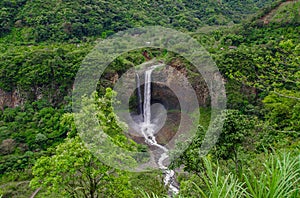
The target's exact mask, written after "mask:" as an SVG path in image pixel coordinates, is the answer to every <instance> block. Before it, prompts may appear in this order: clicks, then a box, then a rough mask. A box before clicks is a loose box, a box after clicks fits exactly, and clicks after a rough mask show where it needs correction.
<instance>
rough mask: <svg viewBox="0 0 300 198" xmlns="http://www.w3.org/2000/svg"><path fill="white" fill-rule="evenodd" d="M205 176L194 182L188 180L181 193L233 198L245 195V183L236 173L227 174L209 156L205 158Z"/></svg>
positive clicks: (186, 195)
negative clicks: (237, 177)
mask: <svg viewBox="0 0 300 198" xmlns="http://www.w3.org/2000/svg"><path fill="white" fill-rule="evenodd" d="M202 165H203V169H204V170H205V171H204V172H202V174H203V176H202V177H201V179H202V180H201V182H199V183H194V182H191V181H186V182H183V183H182V184H181V187H182V190H181V194H182V195H183V197H198V196H199V195H201V197H204V198H208V197H212V198H221V197H224V198H232V197H245V195H246V192H245V189H243V183H241V182H240V181H238V179H236V178H235V176H234V175H232V174H230V173H229V174H228V175H225V174H224V173H223V172H222V170H221V168H220V167H215V165H214V164H213V163H212V162H211V160H210V159H209V158H206V157H204V158H203V163H202Z"/></svg>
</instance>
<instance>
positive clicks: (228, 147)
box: [214, 110, 254, 174]
mask: <svg viewBox="0 0 300 198" xmlns="http://www.w3.org/2000/svg"><path fill="white" fill-rule="evenodd" d="M223 114H224V115H220V116H219V118H217V119H224V124H223V128H222V129H223V130H222V132H221V134H220V136H219V138H218V142H217V144H216V149H215V153H214V154H215V156H216V157H217V158H222V159H224V160H229V159H231V160H233V162H234V164H235V172H236V174H238V173H239V171H240V167H241V166H240V164H239V162H240V160H239V156H238V154H239V151H240V150H241V149H242V148H243V143H244V141H245V139H246V137H247V135H248V134H249V131H250V129H251V128H253V124H254V123H253V122H252V121H251V120H250V119H249V118H248V117H247V116H246V115H242V114H241V113H240V112H239V111H238V110H225V111H224V112H223Z"/></svg>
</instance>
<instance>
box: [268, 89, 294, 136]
mask: <svg viewBox="0 0 300 198" xmlns="http://www.w3.org/2000/svg"><path fill="white" fill-rule="evenodd" d="M278 94H280V95H278ZM278 94H275V93H271V94H269V95H268V96H267V97H266V98H265V99H264V100H263V102H264V105H265V107H266V110H267V115H266V118H267V119H268V120H269V122H270V125H271V126H273V128H274V129H276V130H284V131H289V132H290V134H291V135H293V133H296V134H297V133H298V134H299V132H300V114H299V112H300V92H297V94H295V93H293V92H292V91H287V90H286V91H281V92H280V93H278ZM281 95H284V96H285V97H283V96H281Z"/></svg>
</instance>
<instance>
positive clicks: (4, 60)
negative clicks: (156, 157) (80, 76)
mask: <svg viewBox="0 0 300 198" xmlns="http://www.w3.org/2000/svg"><path fill="white" fill-rule="evenodd" d="M271 2H272V3H271ZM281 2H283V1H277V2H273V1H269V0H265V1H262V0H261V1H254V0H253V1H252V0H248V1H185V0H182V1H179V0H178V1H147V0H146V1H136V2H135V3H132V2H131V1H98V0H92V1H87V0H82V1H65V0H64V1H56V0H51V1H49V2H47V4H45V2H44V1H27V0H14V1H6V0H3V1H1V2H0V5H1V9H0V24H1V25H0V35H1V37H0V51H1V54H0V60H1V61H0V91H1V94H2V95H0V98H1V97H11V96H15V95H16V97H15V101H14V102H13V103H14V104H8V103H6V106H5V105H4V106H1V110H0V162H1V163H0V186H1V189H0V197H1V196H2V197H3V198H4V197H29V196H30V195H31V194H32V193H33V192H34V190H36V189H38V188H39V187H42V189H41V191H40V192H39V193H38V194H37V197H59V196H60V197H68V196H70V197H96V196H97V195H98V196H100V197H156V196H157V197H164V196H166V194H167V190H166V189H165V187H164V186H163V182H162V178H163V177H162V174H161V173H160V172H159V171H158V172H150V173H142V174H141V173H130V172H126V171H120V170H117V169H113V168H111V167H108V166H106V165H105V164H103V163H101V162H99V161H98V160H97V159H96V158H95V157H94V156H93V155H91V153H90V152H89V151H88V150H87V149H86V148H85V147H84V146H83V143H82V142H81V140H80V139H79V138H78V136H77V131H76V127H75V124H74V120H73V114H72V112H71V105H72V103H71V96H70V93H71V89H72V84H73V81H74V78H75V75H76V72H77V70H78V68H79V67H80V64H81V61H82V60H83V58H84V57H85V55H86V54H87V53H88V52H89V51H90V50H91V49H92V48H93V46H94V45H95V42H97V41H98V40H97V39H104V38H106V37H107V36H109V35H111V34H113V33H115V32H117V31H119V30H124V29H127V28H130V27H137V26H143V25H162V26H167V27H174V28H176V29H179V30H181V31H185V32H189V34H190V35H192V36H193V37H194V38H195V39H197V40H198V41H199V42H200V43H201V44H202V45H203V46H205V48H206V49H207V50H208V51H209V52H210V53H211V55H212V57H213V58H214V60H215V62H216V63H217V66H218V67H219V69H220V71H221V73H222V75H223V76H224V78H225V79H226V92H227V93H226V94H227V99H228V105H227V107H228V110H226V111H224V112H223V114H224V115H226V119H225V120H224V121H225V122H224V128H223V132H222V133H221V135H220V138H219V141H218V143H217V144H216V146H215V147H214V148H213V149H212V150H211V152H210V153H209V154H208V156H206V157H199V152H200V151H199V148H200V145H201V142H202V140H203V135H204V133H205V130H206V128H207V125H208V122H209V119H206V118H204V119H203V120H201V125H202V126H201V125H199V127H198V131H197V133H196V134H197V135H196V137H194V138H193V139H192V140H191V142H192V143H191V144H190V145H188V149H186V150H182V148H186V145H184V143H178V144H177V149H176V150H175V151H174V152H173V153H171V156H172V163H171V167H172V168H177V167H181V166H182V165H184V170H185V171H186V172H185V173H180V174H179V173H178V181H179V182H180V185H181V191H180V194H179V196H180V197H199V196H201V197H257V198H259V197H270V198H271V197H298V196H299V193H300V189H299V186H300V185H299V178H300V177H299V174H300V172H299V170H300V163H299V162H300V159H299V149H300V148H299V147H300V114H299V112H300V102H299V101H300V92H299V90H300V89H299V88H300V83H299V78H300V68H299V65H300V59H299V54H300V39H299V38H300V34H299V32H300V28H299V27H300V26H299V24H300V17H299V9H300V2H299V1H295V2H289V3H284V4H280V3H281ZM262 7H264V8H263V9H260V8H262ZM257 12H258V13H257ZM251 14H253V16H252V18H251V19H249V20H246V18H247V17H249V16H250V15H251ZM208 25H209V26H208ZM215 25H222V26H219V27H216V26H215ZM226 25H230V26H229V28H228V27H227V26H226ZM142 52H143V50H136V51H134V52H132V53H129V54H125V55H123V56H122V57H119V58H118V59H117V60H116V61H114V62H113V63H112V67H111V68H110V70H109V71H107V78H106V79H101V80H102V84H101V85H102V86H101V87H100V88H99V96H98V97H99V98H98V99H99V100H100V101H102V102H101V103H98V109H99V119H102V120H101V123H102V125H103V126H102V127H105V129H106V130H107V131H106V132H107V133H108V134H110V135H112V137H113V141H115V142H116V143H117V144H119V145H123V146H124V147H126V148H127V149H139V150H143V149H146V148H145V147H143V146H140V145H137V144H136V143H134V142H132V141H128V140H127V139H126V138H125V137H124V136H123V135H120V134H119V133H120V129H118V128H117V127H116V123H115V122H116V120H117V119H116V117H115V115H114V114H113V112H112V111H113V109H112V108H111V106H109V102H108V101H109V100H111V99H112V98H111V96H110V95H109V94H111V92H110V89H106V88H107V87H108V86H110V85H111V84H112V83H111V82H110V77H111V75H112V74H114V73H118V74H119V76H120V75H121V74H122V73H124V72H125V71H126V68H129V67H131V66H132V65H134V64H136V63H142V62H144V61H145V60H146V58H145V56H143V54H142ZM148 54H149V56H150V58H154V57H156V58H158V59H162V60H164V61H165V62H167V63H169V64H173V63H174V62H176V61H177V62H180V63H181V64H185V66H186V68H187V69H188V70H189V69H190V68H189V67H190V65H189V64H188V63H186V62H185V60H182V58H181V57H180V56H179V55H175V54H172V53H169V52H165V51H161V50H157V49H149V50H148ZM191 70H192V69H191ZM189 71H190V70H189ZM105 90H106V92H105ZM104 93H106V94H104ZM107 97H109V98H107ZM103 101H104V102H103ZM203 108H204V112H208V114H209V108H206V107H203ZM102 111H103V112H102ZM104 111H105V112H104ZM101 113H103V114H105V116H101ZM107 115H109V116H110V119H112V120H114V122H113V123H111V122H110V120H109V121H108V120H106V119H105V117H106V116H107ZM204 116H205V115H204ZM222 116H223V115H220V119H221V118H222ZM180 154H181V155H180ZM179 155H180V157H178V156H179ZM145 183H146V184H147V185H145Z"/></svg>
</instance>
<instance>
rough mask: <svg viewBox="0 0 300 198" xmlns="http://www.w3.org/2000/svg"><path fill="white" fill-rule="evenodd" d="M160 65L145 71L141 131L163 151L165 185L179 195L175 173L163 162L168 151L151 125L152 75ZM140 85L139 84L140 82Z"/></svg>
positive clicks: (160, 165) (161, 165) (161, 158)
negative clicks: (158, 139) (158, 141)
mask: <svg viewBox="0 0 300 198" xmlns="http://www.w3.org/2000/svg"><path fill="white" fill-rule="evenodd" d="M162 65H163V64H160V65H155V66H152V67H150V68H149V69H148V70H147V71H145V84H144V104H143V110H144V112H143V115H144V122H143V123H141V131H142V134H143V136H144V138H145V142H146V143H147V144H149V145H152V146H156V147H158V148H159V149H161V150H162V152H163V153H162V154H161V155H160V158H159V159H158V166H159V168H160V169H161V170H163V172H164V174H165V178H164V184H165V185H166V186H168V187H169V193H170V194H171V195H172V194H178V192H179V189H178V187H176V186H175V185H174V184H175V183H176V179H175V172H174V171H173V170H169V169H168V167H166V166H165V165H164V164H163V161H164V160H165V159H167V158H168V157H169V156H168V154H167V153H168V151H169V150H168V149H167V148H166V147H164V146H162V145H160V144H158V143H157V141H156V139H155V136H154V126H153V124H152V123H151V74H152V71H153V70H154V69H155V68H156V67H159V66H162ZM138 83H139V82H138Z"/></svg>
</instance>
